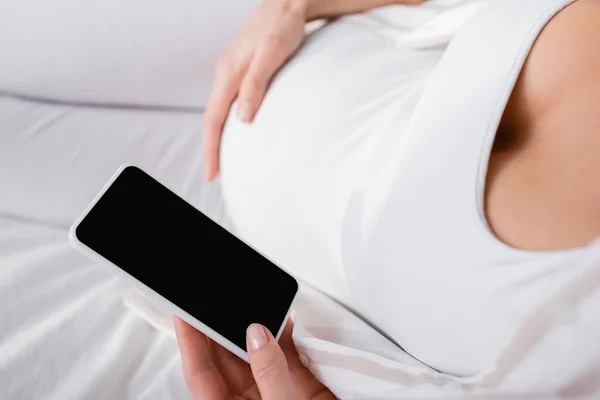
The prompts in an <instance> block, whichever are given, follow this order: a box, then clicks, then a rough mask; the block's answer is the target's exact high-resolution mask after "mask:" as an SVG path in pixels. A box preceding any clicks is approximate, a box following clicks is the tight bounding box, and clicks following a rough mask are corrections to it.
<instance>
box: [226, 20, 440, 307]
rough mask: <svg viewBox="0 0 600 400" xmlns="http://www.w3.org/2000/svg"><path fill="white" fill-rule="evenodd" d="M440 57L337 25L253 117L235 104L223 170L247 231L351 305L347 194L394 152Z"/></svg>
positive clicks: (234, 210)
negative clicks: (345, 252) (344, 245)
mask: <svg viewBox="0 0 600 400" xmlns="http://www.w3.org/2000/svg"><path fill="white" fill-rule="evenodd" d="M440 55H441V53H440V52H437V51H436V52H433V51H428V52H415V51H408V50H402V49H398V48H394V47H390V46H389V44H387V43H385V42H383V41H382V40H381V39H379V38H377V37H375V36H373V35H372V34H371V33H370V32H368V31H366V30H364V29H363V28H360V27H356V26H352V25H350V24H333V25H329V26H327V27H325V28H323V29H321V30H320V31H318V32H316V33H314V34H313V35H312V36H310V37H309V38H308V40H307V42H306V43H305V45H304V47H303V48H302V49H301V51H300V52H299V53H298V54H297V55H296V56H295V58H294V59H293V60H292V61H291V62H289V63H288V64H287V65H286V66H285V67H284V68H283V70H282V71H281V72H280V73H279V75H278V76H277V78H276V79H275V80H274V82H273V83H272V85H271V88H270V90H269V92H268V94H267V96H266V98H265V100H264V102H263V104H262V105H261V108H260V110H259V112H258V114H257V116H256V118H255V121H254V122H253V123H252V124H242V123H240V122H239V121H238V120H237V119H236V118H235V112H234V111H235V104H234V106H233V107H232V113H231V115H230V117H229V119H228V121H227V124H226V127H225V130H224V136H223V142H222V148H221V175H222V184H223V193H224V196H225V200H226V203H227V206H228V210H229V213H230V215H231V217H232V220H233V223H234V225H235V227H236V230H237V232H238V233H239V235H240V236H241V237H242V238H243V239H245V240H247V241H248V242H249V243H250V244H251V245H253V246H254V247H255V248H257V249H258V250H259V251H262V252H263V253H264V254H265V255H266V256H268V257H269V258H271V259H272V260H273V261H274V262H275V263H277V264H278V265H280V266H281V267H283V268H284V269H287V270H288V271H289V272H291V273H292V274H294V275H295V276H296V277H298V278H299V279H301V280H304V281H307V282H308V283H310V284H312V285H314V286H316V287H317V288H319V289H321V290H323V291H325V292H326V293H328V294H330V295H332V296H334V297H336V298H338V299H339V300H342V301H345V302H347V303H352V300H351V296H350V289H349V288H348V285H347V282H346V271H345V269H344V265H343V263H342V255H341V235H342V224H343V218H344V214H345V211H346V206H347V203H348V198H349V196H350V195H351V193H352V192H353V191H354V190H356V189H357V188H359V187H360V186H361V185H362V184H361V182H364V180H365V179H369V180H371V179H377V176H378V174H380V172H381V171H382V170H383V169H385V165H386V163H388V161H389V160H393V159H394V158H395V155H396V154H397V152H396V151H395V148H396V147H397V144H398V142H399V140H400V139H401V137H402V132H403V130H404V126H405V125H406V123H407V122H408V120H409V118H410V115H411V113H412V110H413V109H414V106H415V104H416V102H417V100H418V98H419V96H420V94H421V92H422V89H423V87H424V84H425V82H426V78H427V76H428V74H429V72H430V71H431V69H432V68H433V66H434V65H435V63H436V62H437V60H438V59H439V57H440Z"/></svg>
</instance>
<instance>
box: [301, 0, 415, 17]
mask: <svg viewBox="0 0 600 400" xmlns="http://www.w3.org/2000/svg"><path fill="white" fill-rule="evenodd" d="M298 2H300V3H302V2H304V3H305V5H304V7H305V12H306V19H307V20H308V21H312V20H315V19H321V18H331V17H339V16H341V15H347V14H355V13H359V12H363V11H367V10H370V9H372V8H376V7H382V6H388V5H393V4H408V5H418V4H421V3H424V2H425V0H299V1H298Z"/></svg>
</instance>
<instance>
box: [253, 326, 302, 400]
mask: <svg viewBox="0 0 600 400" xmlns="http://www.w3.org/2000/svg"><path fill="white" fill-rule="evenodd" d="M246 346H247V347H248V357H249V358H250V366H251V368H252V375H253V376H254V381H255V382H256V385H257V386H258V390H259V391H260V395H261V398H262V400H295V399H294V397H295V396H293V387H292V380H291V378H290V373H289V370H288V365H287V360H286V359H285V355H284V354H283V351H282V350H281V347H279V344H278V343H277V341H276V340H275V338H274V337H273V335H272V334H271V332H269V330H268V329H267V328H265V327H264V326H262V325H259V324H252V325H250V326H249V327H248V329H247V331H246Z"/></svg>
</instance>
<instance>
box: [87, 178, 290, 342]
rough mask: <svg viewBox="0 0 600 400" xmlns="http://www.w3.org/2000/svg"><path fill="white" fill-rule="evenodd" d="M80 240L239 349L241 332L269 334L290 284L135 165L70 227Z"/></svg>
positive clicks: (283, 309)
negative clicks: (261, 329)
mask: <svg viewBox="0 0 600 400" xmlns="http://www.w3.org/2000/svg"><path fill="white" fill-rule="evenodd" d="M76 236H77V238H78V239H79V241H80V242H82V243H83V244H85V245H86V246H88V247H89V248H91V249H92V250H94V251H95V252H97V253H98V254H100V255H101V256H103V257H104V258H106V259H108V260H109V261H111V262H112V263H113V264H115V265H116V266H117V267H119V268H121V269H123V270H124V271H125V272H127V273H128V274H130V275H131V276H133V277H134V278H136V279H137V280H139V281H140V282H142V283H143V284H145V285H146V286H148V287H150V288H151V289H153V290H154V291H155V292H157V293H158V294H160V295H161V296H163V297H164V298H165V299H167V300H169V301H171V302H172V303H173V304H175V305H176V306H178V307H180V308H181V309H183V310H184V311H186V312H187V313H188V314H190V315H192V316H193V317H195V318H196V319H198V320H199V321H200V322H202V323H204V324H205V325H207V326H209V327H210V328H212V329H214V330H215V331H216V332H218V333H219V334H221V335H222V336H224V337H225V338H227V339H229V340H230V341H231V342H233V343H234V344H236V345H237V346H239V347H241V348H242V349H245V348H246V339H245V335H246V328H247V327H248V325H250V324H251V323H254V322H257V323H260V324H263V325H264V326H266V327H267V328H269V330H270V331H271V332H272V333H273V335H276V334H277V331H278V329H279V327H280V326H281V324H282V323H283V320H284V318H285V316H286V314H287V311H288V309H289V307H290V305H291V302H292V300H293V298H294V295H295V294H296V291H297V289H298V286H297V283H296V280H295V279H294V278H292V277H291V276H290V275H289V274H287V273H286V272H284V271H283V270H281V269H280V268H278V267H277V266H275V265H274V264H273V263H271V262H270V261H269V260H267V259H266V258H265V257H263V256H262V255H260V254H259V253H257V252H256V251H255V250H253V249H252V248H251V247H249V246H247V245H246V244H245V243H243V242H242V241H240V240H239V239H237V238H236V237H235V236H233V235H232V234H231V233H229V232H228V231H227V230H225V229H224V228H222V227H221V226H219V225H218V224H216V223H215V222H213V221H212V220H211V219H210V218H208V217H206V216H205V215H204V214H202V213H201V212H200V211H198V210H196V209H195V208H194V207H193V206H192V205H190V204H189V203H187V202H186V201H184V200H183V199H181V198H180V197H179V196H177V195H176V194H175V193H173V192H171V191H170V190H169V189H167V188H166V187H164V186H163V185H162V184H160V183H159V182H158V181H156V180H155V179H154V178H152V177H150V176H149V175H148V174H146V173H145V172H143V171H142V170H140V169H139V168H136V167H127V168H125V169H124V170H123V172H122V173H121V174H120V175H119V176H118V177H117V179H116V180H115V181H114V183H113V184H112V185H111V186H110V187H109V189H108V190H107V191H106V192H105V194H104V195H103V196H102V197H101V198H100V200H99V201H98V202H97V203H96V205H95V206H94V207H93V208H92V210H91V211H90V212H89V213H88V214H87V216H85V218H84V219H83V221H82V222H81V223H80V224H79V226H78V227H77V228H76Z"/></svg>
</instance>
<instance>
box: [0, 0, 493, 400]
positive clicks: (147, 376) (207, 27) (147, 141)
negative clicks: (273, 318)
mask: <svg viewBox="0 0 600 400" xmlns="http://www.w3.org/2000/svg"><path fill="white" fill-rule="evenodd" d="M484 1H487V0H483V1H482V2H481V3H483V2H484ZM462 2H463V0H437V1H436V0H434V1H431V2H430V4H431V8H430V9H428V11H427V10H425V9H412V8H411V9H408V8H393V9H388V10H387V11H381V10H374V11H373V12H372V14H373V15H372V16H373V18H371V19H368V18H367V19H365V18H363V19H361V17H360V16H357V17H352V18H353V19H354V22H356V23H359V24H363V25H364V26H365V27H366V29H371V30H373V33H374V34H377V35H380V36H382V37H383V38H384V39H385V40H398V41H400V42H404V43H405V44H406V45H409V44H411V43H412V44H413V45H415V46H419V45H422V44H426V45H436V44H439V43H437V42H436V40H439V41H440V43H442V42H444V41H447V38H448V37H447V35H449V34H450V31H452V29H456V27H457V26H459V25H460V22H461V21H462V20H464V19H465V18H467V17H468V16H469V15H471V14H472V13H473V12H474V11H473V10H467V12H466V13H463V14H462V16H460V18H458V19H457V18H454V19H452V20H451V22H452V23H450V24H446V25H444V24H442V28H443V29H442V31H443V32H442V34H441V35H440V34H439V32H438V33H437V36H436V35H432V34H431V32H432V30H431V27H428V26H427V24H425V22H426V21H428V19H430V18H431V16H432V15H434V14H436V13H437V12H438V11H439V10H438V9H436V7H438V8H439V7H440V5H444V4H446V5H453V4H458V3H462ZM200 3H202V2H197V1H194V0H177V1H175V2H171V3H169V4H170V8H169V9H168V10H167V9H165V8H164V5H163V3H162V2H160V1H158V0H151V1H147V0H146V1H142V0H130V1H128V2H127V3H123V2H121V1H118V0H110V1H105V2H90V3H89V4H87V3H86V7H81V6H80V4H79V2H76V1H75V0H55V1H52V2H48V3H44V4H37V3H35V6H34V3H33V2H27V1H23V2H9V3H6V4H3V10H2V13H0V58H2V59H3V62H2V63H0V399H1V400H4V399H6V400H21V399H23V400H24V399H60V400H70V399H187V398H190V394H189V392H188V390H187V388H186V386H185V383H184V381H183V374H182V371H181V367H180V361H179V353H178V351H177V347H176V343H175V341H173V340H172V338H171V337H169V336H168V335H164V334H162V333H160V332H159V331H158V330H156V329H154V327H152V326H151V325H149V324H148V323H147V322H146V321H144V320H143V319H141V318H139V317H138V315H136V314H135V313H134V312H132V311H131V310H130V309H129V308H128V307H126V306H125V305H124V301H123V298H124V295H125V294H126V293H127V292H128V290H129V286H128V285H127V284H126V283H124V282H122V281H121V280H120V279H119V278H116V277H114V276H112V275H110V274H109V273H108V272H106V271H104V270H103V269H102V268H99V267H98V266H96V265H94V264H93V263H92V262H91V261H89V260H88V259H86V258H85V257H83V256H81V255H80V254H79V253H77V252H76V251H75V250H73V249H72V248H71V247H70V246H69V244H68V239H67V231H68V228H69V226H70V224H71V223H72V222H73V221H74V220H75V218H76V216H77V215H78V214H79V213H80V212H81V210H83V208H84V207H85V206H86V205H87V203H88V202H89V201H90V200H91V199H92V198H93V196H94V195H95V194H96V192H97V191H98V190H99V189H100V188H101V187H102V185H103V184H104V182H105V181H106V179H107V178H108V177H109V176H110V175H111V174H112V173H113V172H114V171H115V170H116V168H117V167H118V166H119V165H121V164H122V163H129V164H135V165H138V166H140V167H141V168H143V169H145V170H146V171H148V172H149V173H151V174H152V175H153V176H155V177H156V178H157V179H159V180H160V181H161V182H163V183H164V184H166V185H167V186H168V187H169V188H170V189H172V190H173V191H175V192H176V193H178V194H179V195H181V196H182V197H184V198H185V199H186V200H188V201H189V202H191V203H192V204H193V205H195V206H196V207H198V208H199V209H200V210H202V211H204V212H205V213H206V214H208V215H209V216H211V217H212V218H213V219H215V220H216V221H217V222H219V223H220V224H222V225H223V226H225V227H226V228H228V229H232V223H231V221H230V220H229V217H228V215H227V212H226V210H225V207H224V205H223V201H222V198H221V192H220V188H219V183H218V181H217V182H215V183H211V184H208V183H206V182H204V181H203V179H202V156H201V154H202V151H201V147H202V138H201V137H202V130H201V118H202V112H203V105H204V104H205V102H206V97H207V95H208V92H209V89H210V77H211V75H212V69H213V66H214V64H215V62H216V59H217V57H218V54H219V53H220V52H221V51H222V50H223V49H224V48H225V47H226V45H227V43H229V42H230V41H231V39H232V38H233V37H234V36H235V34H236V33H237V31H238V30H239V27H240V26H241V24H242V21H244V20H245V19H246V18H247V17H248V14H249V13H250V11H251V9H252V8H253V7H254V5H255V4H254V2H247V1H240V0H229V1H227V2H213V3H211V5H210V6H207V5H206V4H204V3H203V4H200ZM472 3H477V1H472ZM125 4H126V5H125ZM231 9H235V12H234V13H232V12H231V11H230V10H231ZM440 9H441V8H440ZM385 16H392V17H394V18H396V17H397V18H396V19H397V21H399V23H400V25H402V26H401V27H400V28H399V29H390V24H389V23H381V21H382V18H383V17H385ZM221 21H227V23H226V24H223V23H221ZM457 21H458V22H457ZM384 22H385V21H384ZM388 22H389V21H388ZM417 28H419V29H417ZM427 32H429V33H427ZM434 33H435V32H434ZM411 35H412V36H411ZM149 37H150V38H151V39H152V40H149ZM207 38H208V39H209V40H207ZM436 38H437V39H436ZM199 48H201V49H202V52H200V51H198V49H199Z"/></svg>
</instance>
